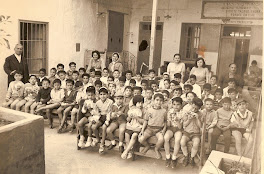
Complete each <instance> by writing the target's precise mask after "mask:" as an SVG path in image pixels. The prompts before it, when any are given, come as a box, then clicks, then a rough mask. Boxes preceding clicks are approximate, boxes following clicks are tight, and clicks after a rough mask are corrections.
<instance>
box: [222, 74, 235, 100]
mask: <svg viewBox="0 0 264 174" xmlns="http://www.w3.org/2000/svg"><path fill="white" fill-rule="evenodd" d="M230 88H236V80H235V79H234V78H230V79H229V80H228V86H227V87H225V88H224V89H223V97H229V95H228V89H230Z"/></svg>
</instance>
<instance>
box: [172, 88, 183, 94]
mask: <svg viewBox="0 0 264 174" xmlns="http://www.w3.org/2000/svg"><path fill="white" fill-rule="evenodd" d="M174 91H180V92H181V93H182V88H175V89H174V90H173V92H174Z"/></svg>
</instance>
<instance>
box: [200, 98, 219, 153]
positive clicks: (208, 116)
mask: <svg viewBox="0 0 264 174" xmlns="http://www.w3.org/2000/svg"><path fill="white" fill-rule="evenodd" d="M201 112H202V115H203V117H205V121H206V122H205V124H206V131H207V132H208V142H211V138H212V133H213V130H214V129H213V128H214V127H215V125H216V123H217V113H216V111H215V110H214V101H213V100H212V99H211V98H207V99H205V100H204V109H203V110H202V111H201ZM210 152H211V148H210V144H209V148H208V149H207V151H206V154H210Z"/></svg>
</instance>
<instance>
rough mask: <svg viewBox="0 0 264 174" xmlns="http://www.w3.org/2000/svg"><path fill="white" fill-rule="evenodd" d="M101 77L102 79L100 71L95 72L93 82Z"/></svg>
mask: <svg viewBox="0 0 264 174" xmlns="http://www.w3.org/2000/svg"><path fill="white" fill-rule="evenodd" d="M101 77H102V73H101V71H95V73H94V78H95V81H96V80H100V78H101Z"/></svg>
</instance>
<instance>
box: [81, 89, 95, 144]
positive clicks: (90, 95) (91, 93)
mask: <svg viewBox="0 0 264 174" xmlns="http://www.w3.org/2000/svg"><path fill="white" fill-rule="evenodd" d="M81 112H82V113H83V114H84V117H83V118H82V119H81V120H80V121H79V122H78V123H77V127H78V130H79V134H80V140H79V143H78V146H79V147H90V146H91V145H92V141H93V140H92V133H93V132H92V128H91V127H92V125H94V124H95V123H96V122H97V121H98V119H99V113H97V112H96V111H95V87H93V86H89V87H88V88H87V89H86V100H85V101H84V104H83V107H82V108H81ZM87 123H89V124H88V139H87V142H86V144H84V139H85V137H84V127H85V124H87Z"/></svg>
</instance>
